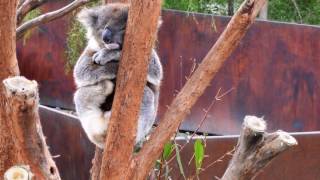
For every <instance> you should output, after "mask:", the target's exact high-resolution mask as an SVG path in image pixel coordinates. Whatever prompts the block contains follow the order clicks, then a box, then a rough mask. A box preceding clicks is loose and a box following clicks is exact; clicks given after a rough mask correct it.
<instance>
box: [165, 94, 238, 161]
mask: <svg viewBox="0 0 320 180" xmlns="http://www.w3.org/2000/svg"><path fill="white" fill-rule="evenodd" d="M232 90H233V88H231V89H229V90H227V91H226V92H224V93H222V94H221V95H219V94H220V91H221V88H219V90H218V92H217V94H216V95H215V98H214V99H213V100H212V101H211V103H210V105H209V106H208V108H207V109H206V110H205V109H204V110H203V111H204V112H205V114H204V115H203V117H202V119H201V121H200V123H199V124H198V127H197V128H196V130H195V131H194V132H193V133H192V135H191V136H190V139H192V138H193V137H194V136H195V135H196V134H197V133H198V131H199V129H200V128H201V127H202V125H203V123H204V121H205V120H206V119H207V117H208V115H209V112H210V110H211V108H212V107H213V105H214V104H215V102H216V101H220V100H221V98H222V97H224V96H226V95H227V94H229V93H230V92H231V91H232ZM188 143H189V142H186V143H185V144H183V145H182V146H181V148H180V152H181V151H182V150H183V149H184V148H185V147H186V145H187V144H188ZM176 155H177V154H174V155H173V156H172V157H171V158H170V159H169V161H168V164H169V163H170V162H171V161H173V159H174V158H175V157H176Z"/></svg>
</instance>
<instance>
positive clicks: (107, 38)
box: [102, 27, 112, 43]
mask: <svg viewBox="0 0 320 180" xmlns="http://www.w3.org/2000/svg"><path fill="white" fill-rule="evenodd" d="M111 39H112V31H111V29H110V28H108V27H105V28H104V30H103V32H102V40H103V41H104V42H105V43H110V41H111Z"/></svg>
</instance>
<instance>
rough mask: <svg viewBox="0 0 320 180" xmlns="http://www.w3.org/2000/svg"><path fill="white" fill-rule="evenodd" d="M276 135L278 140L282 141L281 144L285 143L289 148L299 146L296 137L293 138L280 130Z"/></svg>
mask: <svg viewBox="0 0 320 180" xmlns="http://www.w3.org/2000/svg"><path fill="white" fill-rule="evenodd" d="M276 133H277V134H278V138H279V139H280V140H281V142H283V143H284V144H286V145H287V146H296V145H298V141H297V140H296V139H295V138H294V137H292V136H291V135H290V134H289V133H287V132H284V131H282V130H278V131H277V132H276Z"/></svg>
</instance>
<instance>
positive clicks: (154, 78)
mask: <svg viewBox="0 0 320 180" xmlns="http://www.w3.org/2000/svg"><path fill="white" fill-rule="evenodd" d="M128 9H129V6H128V5H127V4H120V3H114V4H107V5H103V6H98V7H94V8H90V9H83V10H81V11H80V12H79V14H78V15H77V19H78V21H79V22H80V23H81V24H82V25H83V26H84V27H85V29H86V31H87V33H86V37H87V40H88V43H87V46H86V48H85V49H84V51H83V52H82V54H81V56H80V57H79V59H78V60H77V63H76V65H75V67H74V71H73V76H74V80H75V84H76V87H77V90H76V92H75V94H74V103H75V107H76V112H77V114H78V117H79V119H80V122H81V125H82V127H83V129H84V131H85V132H86V134H87V136H88V138H89V140H90V141H91V142H92V143H94V144H95V145H97V146H98V147H100V148H104V143H105V138H106V133H107V128H108V121H109V118H110V115H111V111H112V102H113V98H114V94H115V83H116V78H117V71H118V66H119V60H120V57H121V52H122V45H123V40H124V34H125V28H126V22H127V18H128ZM150 58H151V59H150V63H149V66H148V74H147V83H146V85H145V87H144V94H143V98H142V103H141V108H140V113H139V120H138V127H137V136H136V144H139V143H141V142H142V141H143V140H144V138H145V136H146V135H147V134H148V133H149V132H150V130H151V128H152V125H153V124H154V121H155V118H156V113H157V109H158V101H159V89H160V84H161V80H162V77H163V71H162V66H161V63H160V60H159V57H158V55H157V52H156V51H155V49H154V48H153V49H152V52H151V57H150ZM129 116H130V115H129Z"/></svg>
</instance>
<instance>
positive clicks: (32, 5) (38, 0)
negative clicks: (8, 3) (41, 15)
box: [17, 0, 49, 25]
mask: <svg viewBox="0 0 320 180" xmlns="http://www.w3.org/2000/svg"><path fill="white" fill-rule="evenodd" d="M48 1H49V0H26V1H24V3H23V4H22V5H21V6H20V7H19V8H18V10H17V25H20V24H21V23H22V20H23V18H24V17H25V16H26V15H27V14H28V12H30V11H32V10H34V9H36V8H38V7H40V6H41V5H43V4H45V3H47V2H48Z"/></svg>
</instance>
